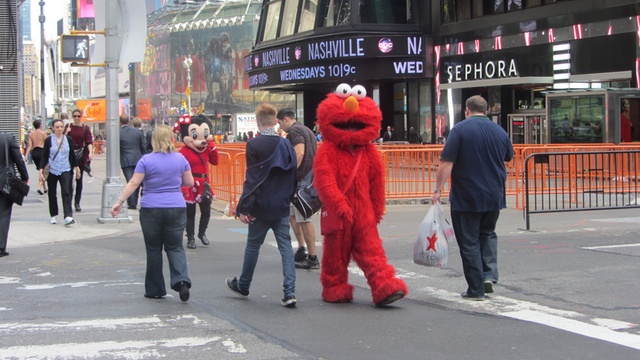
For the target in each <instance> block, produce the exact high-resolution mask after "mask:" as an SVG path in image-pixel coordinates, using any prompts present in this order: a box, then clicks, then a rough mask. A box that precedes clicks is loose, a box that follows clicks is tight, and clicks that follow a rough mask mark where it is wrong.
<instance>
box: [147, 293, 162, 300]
mask: <svg viewBox="0 0 640 360" xmlns="http://www.w3.org/2000/svg"><path fill="white" fill-rule="evenodd" d="M144 297H146V298H147V299H162V298H163V297H164V295H147V294H144Z"/></svg>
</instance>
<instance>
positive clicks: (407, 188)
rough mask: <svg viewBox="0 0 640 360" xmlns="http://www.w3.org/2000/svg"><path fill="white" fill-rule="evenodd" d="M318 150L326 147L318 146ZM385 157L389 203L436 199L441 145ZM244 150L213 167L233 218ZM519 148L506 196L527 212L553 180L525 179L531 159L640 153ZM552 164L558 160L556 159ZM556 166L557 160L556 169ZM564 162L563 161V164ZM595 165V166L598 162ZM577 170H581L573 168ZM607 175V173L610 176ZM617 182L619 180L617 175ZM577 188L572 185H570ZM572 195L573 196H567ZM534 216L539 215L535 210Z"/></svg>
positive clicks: (401, 148)
mask: <svg viewBox="0 0 640 360" xmlns="http://www.w3.org/2000/svg"><path fill="white" fill-rule="evenodd" d="M318 146H322V143H319V144H318ZM376 146H377V149H378V150H379V151H380V155H381V156H382V161H383V164H384V174H385V197H386V198H387V199H425V198H429V197H431V195H432V194H433V190H435V183H436V171H437V168H438V165H439V163H440V153H441V152H442V147H443V145H441V144H426V145H417V144H409V145H406V144H392V145H384V144H379V145H376ZM245 147H246V143H227V144H219V145H218V149H219V151H220V153H226V154H228V156H229V161H222V158H221V161H220V164H219V165H218V166H211V167H210V176H211V179H220V180H216V181H215V182H214V183H213V184H211V185H212V188H213V189H214V191H215V193H216V195H217V197H218V199H220V200H224V201H228V202H229V208H230V210H231V211H230V214H232V213H233V209H235V206H236V202H237V200H238V197H239V196H240V194H242V184H243V182H244V172H245V161H246V160H245ZM513 147H514V158H513V160H512V161H510V162H508V163H506V164H505V165H506V168H507V181H506V183H505V191H506V194H507V196H511V197H512V198H513V199H515V208H516V209H523V210H524V208H525V203H526V201H527V199H526V196H527V191H526V184H525V183H526V182H527V181H528V182H529V184H532V181H533V179H532V178H531V176H536V177H538V178H539V179H537V180H538V181H542V179H547V180H548V179H549V175H547V174H542V173H540V172H539V171H538V172H537V173H535V175H532V174H533V173H532V168H529V173H528V174H526V168H527V167H531V166H532V165H531V164H530V165H527V164H526V161H527V159H528V158H529V157H530V156H531V155H532V154H551V153H563V152H566V153H575V154H578V153H584V152H593V151H595V152H605V153H610V152H616V151H623V152H624V151H630V152H634V151H640V146H639V144H638V143H630V144H628V145H627V144H623V145H614V144H543V145H535V144H516V145H514V146H513ZM552 158H553V157H552ZM555 161H556V160H552V162H554V164H555ZM558 161H560V160H558ZM593 161H595V160H593ZM625 161H627V160H626V159H625V158H612V159H610V162H611V163H612V164H611V165H613V164H614V163H618V164H620V165H619V166H618V168H619V169H618V170H619V171H622V170H624V169H626V170H624V171H627V172H629V171H631V170H632V169H633V170H635V169H637V168H638V166H636V165H633V167H631V168H630V166H631V165H623V163H624V162H625ZM583 163H584V165H585V166H587V167H586V168H587V169H590V170H588V171H587V173H589V172H591V174H590V176H589V178H591V179H592V178H593V177H594V176H596V175H597V174H602V173H603V172H602V171H598V170H595V169H598V168H599V166H600V164H599V163H598V164H597V165H596V163H595V162H594V164H591V162H590V161H586V160H585V161H582V160H581V161H579V162H578V164H579V165H580V166H582V165H583ZM570 164H571V162H568V161H567V162H565V163H558V164H556V165H554V167H553V174H555V175H554V178H555V177H557V176H560V175H563V174H564V175H565V176H568V175H567V174H568V173H569V171H571V170H572V168H570ZM574 166H577V165H574ZM218 172H220V173H221V174H231V175H230V179H231V180H230V181H231V183H224V182H219V181H229V176H228V175H223V176H219V175H218V174H217V173H218ZM607 174H608V173H607ZM616 176H617V175H616ZM571 184H573V183H571ZM448 186H449V182H447V184H446V186H445V188H444V189H442V196H443V197H447V196H448V195H449V190H450V189H449V187H448ZM557 190H558V191H559V192H562V191H565V188H558V189H557ZM567 194H568V193H567ZM565 199H566V200H567V201H569V199H573V200H574V201H575V199H576V196H575V194H573V195H572V196H571V197H569V196H568V195H566V196H565ZM534 211H535V210H534Z"/></svg>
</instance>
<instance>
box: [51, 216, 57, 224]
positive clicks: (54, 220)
mask: <svg viewBox="0 0 640 360" xmlns="http://www.w3.org/2000/svg"><path fill="white" fill-rule="evenodd" d="M51 223H52V224H57V223H58V220H56V217H55V216H54V217H52V218H51Z"/></svg>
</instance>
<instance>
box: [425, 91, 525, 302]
mask: <svg viewBox="0 0 640 360" xmlns="http://www.w3.org/2000/svg"><path fill="white" fill-rule="evenodd" d="M465 105H466V108H465V117H466V120H464V121H462V122H460V123H458V124H456V125H455V126H454V127H453V128H452V129H451V132H450V133H449V137H448V138H447V142H446V144H445V145H444V148H443V149H442V154H441V155H440V166H439V167H438V172H437V174H436V189H435V192H434V194H433V195H432V196H431V201H432V203H435V202H437V201H439V200H440V195H441V192H442V188H443V186H444V183H445V182H446V181H447V179H448V178H449V176H451V186H450V187H451V190H450V193H449V201H450V203H451V220H452V223H453V228H454V231H455V234H456V239H457V242H458V247H459V248H460V257H461V258H462V267H463V270H464V277H465V279H466V280H467V284H468V288H467V291H465V292H463V293H462V294H460V295H461V296H462V297H463V298H465V299H469V300H484V296H485V293H492V292H493V284H494V283H496V282H497V281H498V262H497V260H498V237H497V235H496V233H495V227H496V223H497V221H498V217H499V216H500V209H503V208H505V207H506V194H505V185H504V184H505V181H506V179H507V170H506V167H505V165H504V162H505V161H511V159H512V158H513V146H512V145H511V140H510V139H509V136H508V135H507V133H506V131H504V129H503V128H502V127H500V126H499V125H497V124H495V123H494V122H492V121H491V120H490V119H489V118H488V117H487V101H486V100H485V99H484V98H482V97H481V96H479V95H476V96H472V97H470V98H469V99H467V101H466V104H465Z"/></svg>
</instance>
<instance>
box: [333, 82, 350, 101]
mask: <svg viewBox="0 0 640 360" xmlns="http://www.w3.org/2000/svg"><path fill="white" fill-rule="evenodd" d="M336 94H337V95H338V96H339V97H341V98H343V99H346V98H348V97H349V96H350V95H351V86H349V84H340V85H338V87H337V88H336Z"/></svg>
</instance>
